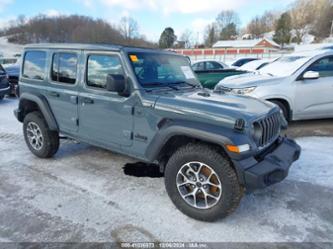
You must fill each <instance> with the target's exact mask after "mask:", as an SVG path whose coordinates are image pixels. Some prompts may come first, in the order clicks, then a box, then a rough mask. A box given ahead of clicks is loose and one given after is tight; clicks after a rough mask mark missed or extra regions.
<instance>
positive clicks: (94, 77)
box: [87, 55, 124, 89]
mask: <svg viewBox="0 0 333 249" xmlns="http://www.w3.org/2000/svg"><path fill="white" fill-rule="evenodd" d="M109 74H112V75H123V74H124V71H123V68H122V65H121V62H120V58H119V57H118V56H117V55H90V56H89V57H88V64H87V85H88V86H90V87H97V88H102V89H105V88H106V79H107V76H108V75H109Z"/></svg>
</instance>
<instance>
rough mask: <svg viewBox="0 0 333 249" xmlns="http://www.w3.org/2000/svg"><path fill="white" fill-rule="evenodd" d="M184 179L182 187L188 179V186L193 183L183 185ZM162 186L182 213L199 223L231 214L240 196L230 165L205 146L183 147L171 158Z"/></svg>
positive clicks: (237, 183)
mask: <svg viewBox="0 0 333 249" xmlns="http://www.w3.org/2000/svg"><path fill="white" fill-rule="evenodd" d="M196 165H197V166H196ZM189 166H190V167H191V168H192V169H193V168H195V167H197V169H199V170H198V172H199V173H198V172H197V173H198V174H197V175H195V176H197V177H194V178H193V177H192V176H193V175H194V174H192V170H189V168H190V167H189ZM184 167H185V168H184ZM194 171H195V170H194ZM180 172H181V173H180ZM184 174H192V176H188V175H187V176H186V177H185V176H184ZM207 175H210V176H211V177H207ZM196 178H199V179H196ZM184 179H185V181H184V182H185V183H187V182H188V181H187V180H188V179H190V180H191V183H193V181H192V180H193V179H195V180H196V183H195V184H186V185H184V182H182V181H183V180H184ZM207 181H209V182H210V183H208V185H207ZM201 183H202V184H201ZM211 183H212V185H210V184H211ZM188 185H189V186H188ZM165 186H166V190H167V192H168V195H169V197H170V199H171V200H172V202H173V203H174V204H175V206H176V207H177V208H178V209H179V210H180V211H181V212H183V213H184V214H186V215H188V216H189V217H192V218H194V219H197V220H202V221H215V220H217V219H221V218H224V217H226V216H227V215H229V214H231V213H232V212H233V211H234V210H235V209H236V208H237V207H238V205H239V202H240V200H241V198H242V194H243V191H242V187H241V186H240V184H239V182H238V178H237V175H236V172H235V170H234V169H233V168H232V165H231V162H230V161H229V160H228V159H227V158H226V157H225V156H223V155H222V154H221V153H220V152H218V151H217V150H216V149H215V148H214V147H211V146H208V145H204V144H188V145H185V146H183V147H181V148H180V149H178V150H177V151H176V152H175V153H174V154H173V155H172V156H171V158H170V159H169V161H168V163H167V165H166V169H165ZM217 186H220V187H217ZM186 191H188V192H186ZM194 192H195V194H194V195H195V197H194V195H193V193H194ZM191 194H192V195H191ZM207 197H208V198H207ZM194 200H195V201H194Z"/></svg>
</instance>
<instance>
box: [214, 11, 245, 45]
mask: <svg viewBox="0 0 333 249" xmlns="http://www.w3.org/2000/svg"><path fill="white" fill-rule="evenodd" d="M239 25H240V19H239V16H238V14H237V13H236V12H235V11H233V10H223V11H221V12H220V13H219V14H218V16H217V17H216V27H217V29H218V32H219V33H220V37H219V38H220V39H223V40H226V39H232V38H233V37H234V36H236V35H237V33H238V28H239Z"/></svg>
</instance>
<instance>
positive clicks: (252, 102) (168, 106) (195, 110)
mask: <svg viewBox="0 0 333 249" xmlns="http://www.w3.org/2000/svg"><path fill="white" fill-rule="evenodd" d="M273 107H274V105H273V104H271V103H269V102H266V101H261V100H258V99H255V98H252V97H248V96H236V95H231V94H218V93H213V91H210V90H202V89H196V90H193V91H190V92H185V91H183V92H180V91H179V92H175V91H173V92H165V93H164V94H161V95H160V96H159V97H158V98H157V101H156V104H155V109H156V110H160V111H167V112H169V113H175V114H178V115H184V116H185V117H186V119H192V120H193V119H201V120H205V121H206V120H214V121H216V122H225V123H229V124H231V125H232V126H233V125H234V123H235V120H237V119H240V118H242V119H244V120H253V119H255V118H257V117H259V116H262V115H264V114H267V113H268V112H270V111H271V110H272V108H273Z"/></svg>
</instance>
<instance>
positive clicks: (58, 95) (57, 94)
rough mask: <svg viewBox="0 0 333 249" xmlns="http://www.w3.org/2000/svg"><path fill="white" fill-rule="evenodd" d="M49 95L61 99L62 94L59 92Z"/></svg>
mask: <svg viewBox="0 0 333 249" xmlns="http://www.w3.org/2000/svg"><path fill="white" fill-rule="evenodd" d="M49 95H50V96H52V97H57V98H58V97H60V94H59V93H57V92H49Z"/></svg>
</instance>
